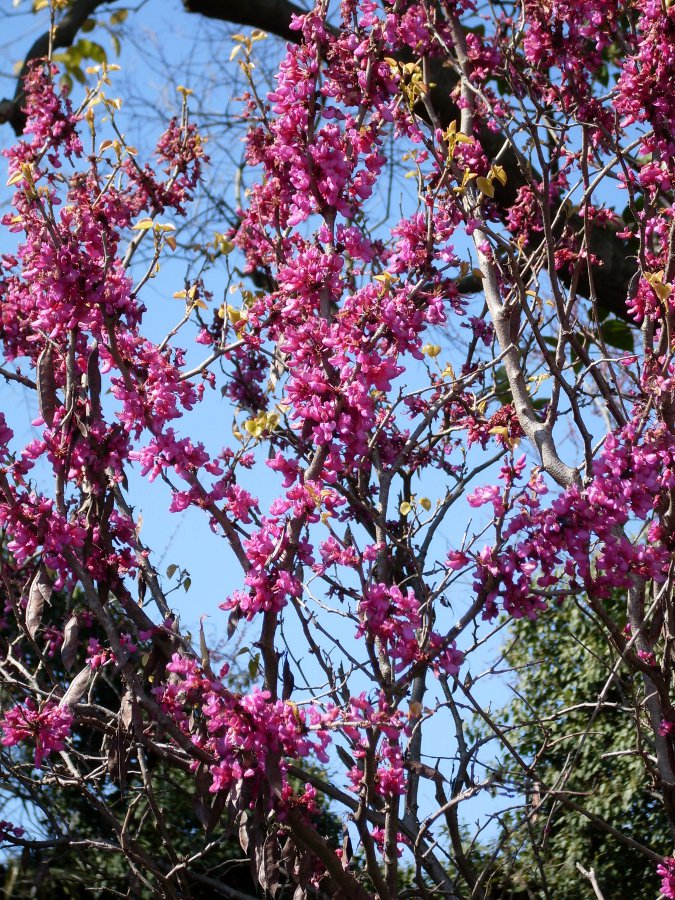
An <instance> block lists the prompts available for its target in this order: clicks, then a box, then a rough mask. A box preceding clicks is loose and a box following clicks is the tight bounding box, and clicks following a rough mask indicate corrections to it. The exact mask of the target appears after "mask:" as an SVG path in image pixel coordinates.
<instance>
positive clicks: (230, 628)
mask: <svg viewBox="0 0 675 900" xmlns="http://www.w3.org/2000/svg"><path fill="white" fill-rule="evenodd" d="M240 620H241V610H240V609H239V607H238V606H235V608H234V609H233V610H232V612H231V613H230V615H229V617H228V620H227V639H228V641H229V640H230V638H231V637H232V635H233V634H234V633H235V631H236V630H237V625H238V624H239V621H240Z"/></svg>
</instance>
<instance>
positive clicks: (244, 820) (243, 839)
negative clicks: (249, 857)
mask: <svg viewBox="0 0 675 900" xmlns="http://www.w3.org/2000/svg"><path fill="white" fill-rule="evenodd" d="M239 843H240V844H241V849H242V850H243V851H244V853H248V845H249V833H248V813H245V812H243V813H242V814H241V819H240V820H239Z"/></svg>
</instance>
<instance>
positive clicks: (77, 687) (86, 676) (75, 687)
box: [60, 666, 94, 706]
mask: <svg viewBox="0 0 675 900" xmlns="http://www.w3.org/2000/svg"><path fill="white" fill-rule="evenodd" d="M93 674H94V673H93V671H92V670H91V668H90V667H89V666H85V667H84V669H82V670H81V671H80V672H78V674H77V675H76V676H75V677H74V678H73V680H72V681H71V682H70V686H69V687H68V690H67V691H66V692H65V694H64V695H63V700H61V703H60V706H75V704H76V703H78V702H79V700H81V698H82V697H83V696H84V694H85V692H86V690H87V688H88V687H89V684H90V682H91V679H92V677H93Z"/></svg>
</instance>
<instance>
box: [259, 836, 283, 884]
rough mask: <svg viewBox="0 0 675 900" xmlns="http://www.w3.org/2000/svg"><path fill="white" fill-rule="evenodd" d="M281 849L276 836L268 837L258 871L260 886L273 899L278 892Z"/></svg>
mask: <svg viewBox="0 0 675 900" xmlns="http://www.w3.org/2000/svg"><path fill="white" fill-rule="evenodd" d="M280 855H281V849H280V847H279V842H278V841H277V838H276V835H273V834H270V835H268V837H267V839H266V841H265V846H264V848H263V854H262V865H261V869H259V870H258V877H259V881H260V884H261V885H262V886H264V887H265V888H266V890H268V891H269V892H270V894H271V895H272V896H273V897H274V896H275V894H276V893H277V891H278V890H279V860H280Z"/></svg>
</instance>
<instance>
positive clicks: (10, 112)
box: [0, 0, 116, 135]
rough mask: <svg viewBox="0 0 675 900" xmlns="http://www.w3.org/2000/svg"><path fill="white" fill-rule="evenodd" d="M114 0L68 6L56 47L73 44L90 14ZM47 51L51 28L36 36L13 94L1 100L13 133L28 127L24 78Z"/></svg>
mask: <svg viewBox="0 0 675 900" xmlns="http://www.w3.org/2000/svg"><path fill="white" fill-rule="evenodd" d="M115 2H116V0H75V2H74V3H73V4H72V5H71V6H69V7H68V9H67V11H66V13H65V15H64V16H63V18H62V19H61V21H60V23H59V24H58V25H57V27H56V29H55V31H54V39H53V41H52V47H54V48H55V49H56V48H57V47H70V46H71V45H72V43H73V42H74V40H75V38H76V37H77V35H78V33H79V31H80V29H81V28H82V26H83V25H84V23H85V22H86V21H87V19H88V18H89V17H90V16H91V14H92V13H93V12H95V11H96V10H97V9H98V7H99V6H105V5H107V4H109V3H115ZM48 53H49V32H48V31H45V33H44V34H41V35H40V37H39V38H37V40H36V41H35V42H34V43H33V46H32V47H31V48H30V50H29V51H28V53H27V54H26V58H25V59H24V61H23V65H22V66H21V71H20V72H19V77H18V79H17V83H16V91H15V93H14V97H13V98H12V99H11V100H7V99H5V100H0V124H4V123H5V122H8V123H9V124H10V125H11V126H12V128H13V129H14V133H15V134H17V135H19V134H23V130H24V128H25V127H26V114H25V112H24V108H23V104H24V100H25V95H24V90H23V80H24V78H25V77H26V74H27V73H28V70H29V68H30V64H31V63H32V62H33V60H35V59H42V58H43V57H45V56H47V54H48Z"/></svg>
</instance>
